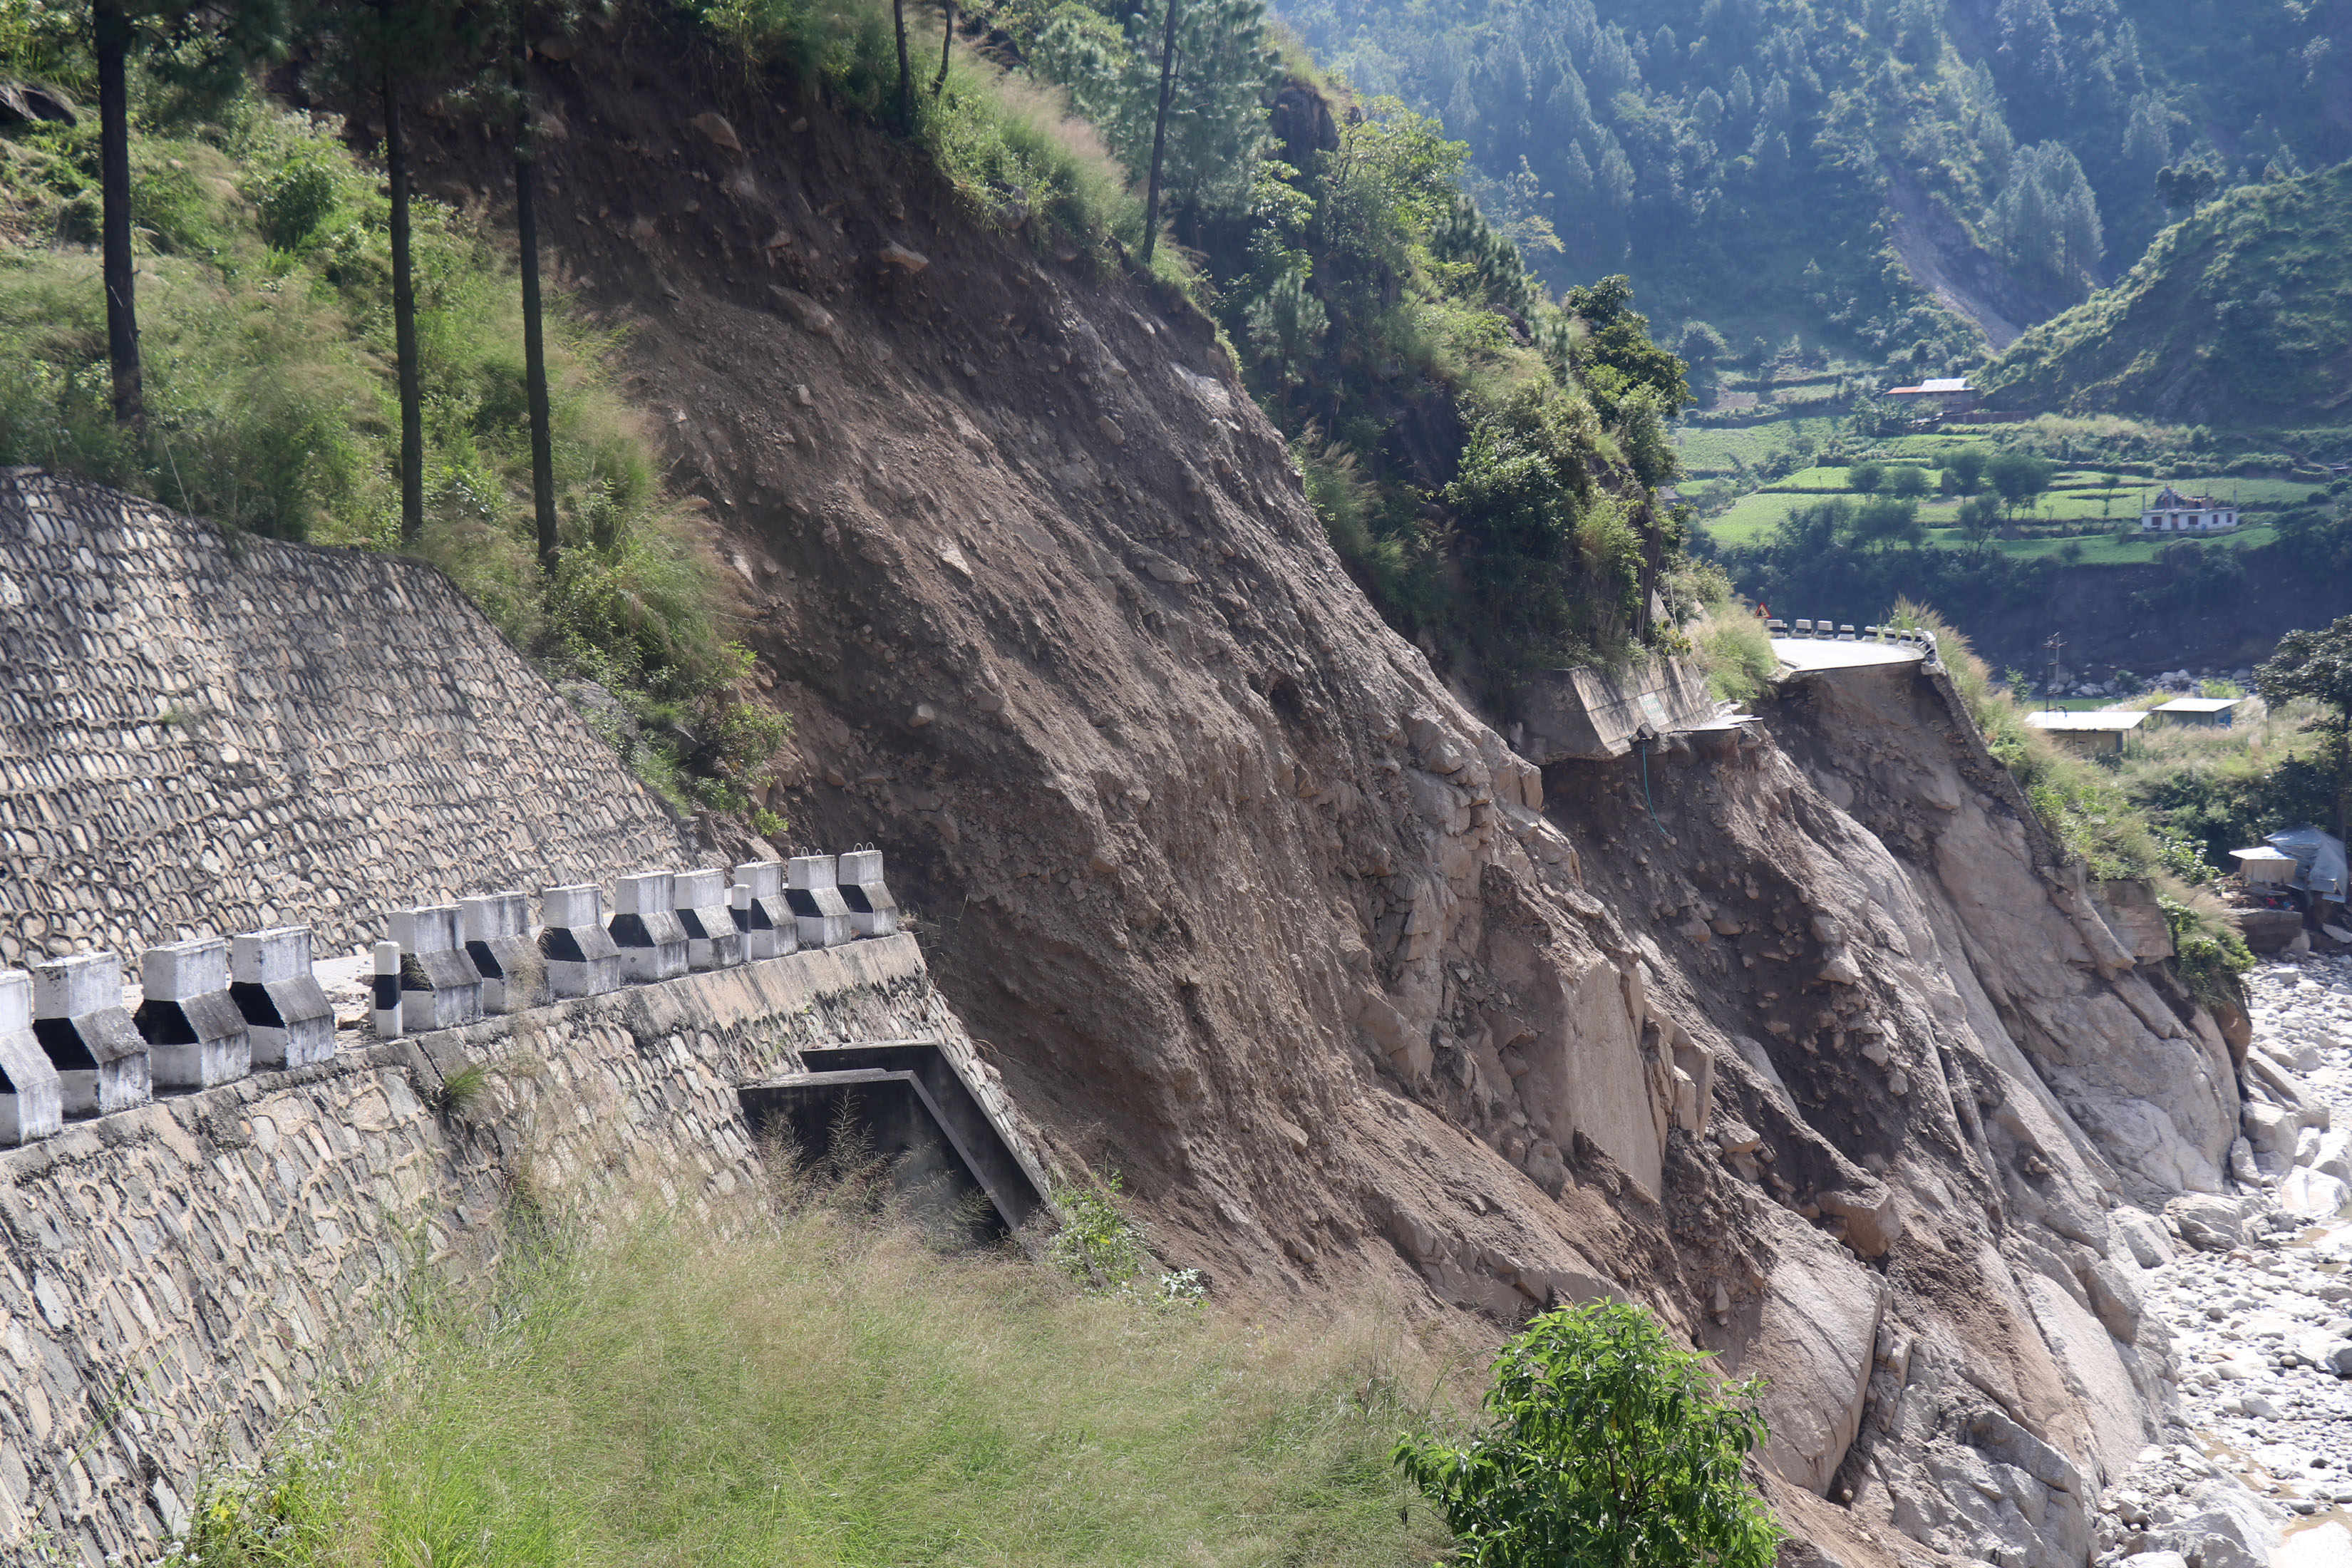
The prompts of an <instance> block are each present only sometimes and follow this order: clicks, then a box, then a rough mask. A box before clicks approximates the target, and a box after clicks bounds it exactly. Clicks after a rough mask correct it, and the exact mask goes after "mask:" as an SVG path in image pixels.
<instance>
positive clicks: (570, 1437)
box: [178, 1202, 1458, 1568]
mask: <svg viewBox="0 0 2352 1568" xmlns="http://www.w3.org/2000/svg"><path fill="white" fill-rule="evenodd" d="M1395 1323H1396V1320H1395V1318H1394V1316H1393V1315H1392V1314H1381V1313H1374V1312H1369V1311H1368V1312H1361V1313H1356V1314H1351V1315H1342V1316H1340V1317H1338V1318H1334V1319H1329V1320H1318V1321H1305V1320H1302V1321H1297V1322H1294V1323H1292V1324H1290V1325H1288V1326H1285V1327H1278V1328H1267V1327H1264V1326H1260V1325H1258V1324H1255V1323H1253V1322H1252V1321H1249V1320H1248V1319H1247V1318H1246V1317H1244V1316H1242V1315H1239V1314H1227V1313H1225V1312H1223V1310H1219V1309H1217V1308H1214V1307H1211V1308H1208V1309H1205V1310H1204V1309H1199V1308H1182V1307H1180V1308H1176V1309H1172V1310H1159V1309H1154V1308H1152V1307H1150V1306H1149V1305H1145V1304H1140V1303H1139V1301H1138V1300H1136V1299H1135V1298H1133V1297H1131V1296H1130V1297H1117V1296H1105V1295H1090V1294H1087V1293H1084V1292H1082V1291H1080V1290H1078V1289H1076V1288H1074V1287H1073V1286H1071V1285H1070V1284H1069V1283H1068V1282H1067V1281H1066V1280H1065V1279H1062V1278H1061V1277H1060V1276H1059V1275H1058V1274H1056V1273H1055V1272H1053V1271H1051V1270H1048V1269H1045V1268H1040V1267H1037V1266H1036V1265H1034V1264H1031V1263H1029V1262H1027V1261H1025V1260H1023V1259H1021V1258H1018V1257H1017V1256H1007V1255H1002V1254H999V1255H960V1256H949V1255H943V1254H942V1253H940V1252H939V1251H937V1250H935V1249H934V1247H932V1246H931V1245H929V1244H927V1242H926V1241H925V1239H924V1238H923V1237H922V1236H921V1235H920V1234H919V1233H918V1232H917V1231H916V1230H914V1229H911V1228H909V1227H908V1226H894V1225H880V1226H877V1224H875V1223H874V1220H873V1216H872V1215H870V1214H869V1213H866V1212H862V1211H860V1210H858V1209H857V1208H856V1207H854V1206H844V1205H837V1204H831V1203H820V1204H814V1205H799V1206H797V1207H796V1208H795V1209H794V1210H793V1211H792V1212H789V1213H787V1214H786V1215H784V1216H783V1217H781V1218H779V1217H775V1216H774V1215H773V1214H772V1213H761V1212H760V1211H758V1210H757V1209H755V1208H753V1207H752V1206H751V1205H750V1204H749V1203H748V1202H745V1203H738V1204H736V1205H733V1206H731V1207H722V1208H720V1209H719V1210H716V1211H714V1212H713V1213H712V1214H709V1215H704V1216H701V1217H695V1218H689V1217H683V1216H680V1217H675V1218H672V1219H668V1220H666V1221H661V1222H657V1223H650V1224H644V1225H640V1226H635V1227H634V1228H630V1229H626V1230H624V1231H621V1232H618V1233H617V1234H614V1235H612V1236H610V1237H607V1238H606V1239H604V1240H601V1241H583V1240H581V1239H578V1238H572V1239H570V1240H568V1241H567V1240H562V1239H555V1238H542V1239H541V1240H540V1241H538V1242H536V1243H530V1244H526V1245H523V1246H521V1247H519V1248H518V1250H517V1251H516V1252H515V1253H514V1255H513V1256H512V1257H510V1258H509V1262H508V1263H507V1265H506V1267H505V1268H504V1270H503V1271H502V1273H501V1274H500V1275H499V1278H498V1279H497V1281H496V1282H495V1285H494V1286H492V1287H490V1288H489V1289H487V1290H484V1291H478V1292H475V1293H467V1292H461V1291H457V1290H454V1289H442V1290H439V1291H432V1292H426V1293H425V1294H422V1295H420V1296H419V1297H418V1298H417V1299H416V1300H415V1301H413V1302H412V1303H411V1305H410V1307H409V1309H408V1311H407V1313H406V1315H405V1317H404V1321H403V1322H402V1324H401V1325H400V1330H401V1331H400V1337H399V1341H398V1347H397V1350H396V1351H395V1352H394V1356H393V1359H392V1361H391V1363H390V1364H388V1365H386V1366H385V1367H384V1368H383V1371H382V1372H381V1373H379V1374H378V1375H377V1376H375V1377H374V1378H373V1380H372V1381H370V1382H369V1383H367V1384H365V1385H364V1386H363V1387H362V1388H360V1389H359V1390H357V1391H356V1392H355V1393H354V1394H352V1395H351V1396H350V1397H349V1398H348V1400H347V1401H346V1402H345V1403H344V1404H342V1405H341V1407H340V1408H338V1409H335V1410H333V1411H331V1412H330V1413H329V1415H328V1417H327V1419H326V1420H325V1422H324V1423H323V1425H322V1426H320V1429H319V1430H318V1431H317V1432H315V1433H314V1434H313V1435H312V1436H310V1437H309V1438H308V1439H297V1440H294V1441H291V1442H289V1443H288V1444H286V1445H285V1446H283V1447H281V1448H280V1449H279V1450H278V1454H277V1456H276V1457H275V1458H273V1459H272V1460H271V1461H270V1462H269V1464H268V1466H267V1467H265V1468H264V1469H263V1470H261V1471H260V1472H258V1473H253V1474H247V1475H244V1476H228V1477H225V1478H221V1479H217V1480H215V1482H214V1483H213V1484H211V1485H210V1486H209V1487H208V1488H206V1489H205V1491H204V1493H203V1496H202V1498H201V1500H200V1501H199V1505H198V1508H197V1510H196V1522H195V1523H194V1526H193V1527H192V1530H191V1531H190V1533H189V1535H188V1537H187V1538H186V1539H185V1540H184V1541H183V1542H181V1543H180V1546H179V1548H178V1556H179V1558H180V1560H181V1561H182V1562H184V1563H193V1562H194V1561H195V1560H197V1559H199V1558H200V1559H201V1560H202V1562H203V1563H205V1568H236V1565H240V1564H258V1563H310V1564H341V1563H353V1564H356V1563H370V1564H385V1563H390V1564H401V1565H404V1568H469V1565H472V1564H491V1563H496V1564H501V1565H508V1564H514V1565H523V1564H541V1563H545V1564H551V1565H553V1564H562V1565H563V1568H594V1565H599V1564H613V1565H614V1568H655V1565H659V1564H667V1563H678V1564H685V1563H693V1564H696V1565H697V1568H709V1565H725V1564H744V1565H746V1568H776V1565H778V1564H791V1563H812V1564H814V1563H824V1564H866V1563H872V1564H877V1565H879V1564H890V1565H893V1568H896V1565H902V1564H909V1563H1006V1564H1013V1563H1019V1564H1023V1565H1024V1568H1028V1565H1049V1564H1055V1563H1089V1564H1100V1563H1134V1564H1139V1565H1141V1564H1150V1565H1153V1568H1159V1565H1162V1564H1168V1563H1200V1564H1227V1563H1232V1564H1243V1563H1349V1564H1376V1563H1396V1564H1400V1565H1402V1564H1406V1563H1415V1564H1418V1563H1427V1562H1429V1561H1430V1560H1431V1559H1432V1557H1433V1555H1435V1554H1436V1553H1438V1552H1441V1551H1443V1550H1444V1546H1445V1544H1446V1540H1445V1537H1444V1533H1443V1531H1442V1530H1440V1529H1439V1528H1437V1526H1436V1525H1435V1523H1434V1521H1432V1520H1430V1519H1429V1517H1428V1516H1427V1515H1426V1513H1425V1512H1423V1511H1422V1510H1412V1519H1413V1522H1412V1523H1406V1522H1404V1510H1407V1509H1408V1508H1409V1506H1410V1497H1409V1493H1408V1491H1407V1489H1405V1488H1404V1486H1403V1485H1402V1482H1401V1481H1400V1479H1398V1478H1397V1477H1396V1475H1395V1474H1394V1473H1393V1472H1392V1470H1391V1467H1390V1465H1389V1462H1388V1449H1389V1445H1390V1444H1391V1442H1392V1441H1393V1439H1394V1436H1395V1433H1396V1431H1397V1430H1398V1428H1399V1427H1400V1426H1401V1425H1402V1424H1404V1423H1405V1422H1407V1421H1409V1420H1411V1419H1412V1417H1413V1415H1415V1413H1416V1406H1417V1405H1419V1404H1420V1403H1421V1402H1422V1401H1423V1399H1425V1398H1426V1395H1427V1393H1428V1391H1429V1389H1430V1388H1431V1386H1432V1384H1433V1378H1434V1373H1435V1370H1436V1369H1435V1367H1434V1365H1433V1356H1432V1353H1431V1352H1429V1351H1428V1350H1426V1349H1424V1348H1423V1346H1422V1345H1421V1344H1419V1343H1418V1342H1415V1341H1414V1340H1412V1338H1410V1337H1409V1336H1406V1335H1404V1334H1403V1333H1402V1332H1401V1331H1399V1330H1398V1329H1397V1328H1396V1327H1395ZM1453 1414H1458V1412H1454V1413H1453Z"/></svg>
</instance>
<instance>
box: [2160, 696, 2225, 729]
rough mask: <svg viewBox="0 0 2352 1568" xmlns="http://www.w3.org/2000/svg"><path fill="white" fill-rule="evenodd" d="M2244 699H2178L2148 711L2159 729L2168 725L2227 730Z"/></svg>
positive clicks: (2162, 703) (2161, 703)
mask: <svg viewBox="0 0 2352 1568" xmlns="http://www.w3.org/2000/svg"><path fill="white" fill-rule="evenodd" d="M2244 702H2245V699H2244V698H2242V697H2176V698H2174V699H2173V700H2171V701H2169V702H2160V703H2158V704H2157V706H2156V707H2154V708H2152V709H2150V710H2148V711H2149V713H2150V715H2151V716H2153V717H2154V718H2155V720H2156V721H2157V724H2158V726H2159V727H2162V726H2164V725H2168V724H2185V725H2192V726H2202V727H2203V728H2206V729H2212V730H2226V729H2228V728H2229V727H2230V721H2231V719H2232V718H2233V717H2234V716H2235V715H2236V713H2237V711H2238V710H2239V708H2240V707H2241V706H2242V705H2243V704H2244Z"/></svg>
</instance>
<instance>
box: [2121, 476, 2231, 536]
mask: <svg viewBox="0 0 2352 1568" xmlns="http://www.w3.org/2000/svg"><path fill="white" fill-rule="evenodd" d="M2237 526H2238V508H2237V503H2235V502H2234V501H2221V500H2214V499H2213V498H2212V497H2210V496H2185V495H2182V494H2181V493H2180V492H2179V490H2177V489H2173V488H2172V487H2171V486H2170V485H2167V486H2165V487H2164V488H2163V489H2160V490H2158V491H2157V492H2156V499H2155V500H2152V501H2150V502H2148V503H2147V505H2146V506H2145V507H2142V508H2141V509H2140V514H2139V531H2141V532H2142V533H2227V532H2229V531H2231V529H2233V528H2236V527H2237Z"/></svg>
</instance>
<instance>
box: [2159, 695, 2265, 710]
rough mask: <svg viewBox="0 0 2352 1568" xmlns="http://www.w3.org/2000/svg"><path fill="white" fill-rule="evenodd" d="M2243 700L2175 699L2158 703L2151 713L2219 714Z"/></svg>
mask: <svg viewBox="0 0 2352 1568" xmlns="http://www.w3.org/2000/svg"><path fill="white" fill-rule="evenodd" d="M2244 700H2245V699H2244V698H2242V697H2176V698H2174V699H2173V700H2171V701H2169V702H2161V703H2158V705H2157V706H2156V707H2155V708H2154V709H2153V710H2152V711H2154V712H2158V713H2219V712H2221V711H2222V710H2224V709H2229V708H2235V707H2236V706H2237V705H2238V704H2239V703H2241V702H2243V701H2244Z"/></svg>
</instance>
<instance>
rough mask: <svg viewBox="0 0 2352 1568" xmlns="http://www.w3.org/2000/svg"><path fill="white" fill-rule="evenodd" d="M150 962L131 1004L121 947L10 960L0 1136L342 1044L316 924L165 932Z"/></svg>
mask: <svg viewBox="0 0 2352 1568" xmlns="http://www.w3.org/2000/svg"><path fill="white" fill-rule="evenodd" d="M139 973H140V989H141V991H142V993H143V996H142V1000H141V1002H140V1004H139V1008H138V1011H137V1012H135V1013H131V1012H125V1011H124V1010H123V1006H122V960H121V958H120V957H118V956H116V955H115V954H114V953H111V952H84V953H77V954H75V955H74V956H72V957H70V958H53V959H50V960H49V961H48V962H47V963H37V964H35V965H33V969H32V973H29V974H27V973H23V972H21V971H17V970H0V1145H14V1144H18V1143H29V1142H32V1141H33V1140H35V1139H37V1138H47V1137H49V1136H50V1135H52V1134H54V1133H56V1132H57V1131H59V1130H60V1129H61V1128H63V1127H64V1125H65V1124H66V1122H67V1121H74V1120H79V1119H81V1118H85V1117H91V1116H104V1115H107V1114H109V1113H110V1112H112V1111H117V1110H130V1109H131V1107H133V1106H138V1105H144V1104H146V1103H147V1102H148V1101H149V1100H152V1099H153V1098H154V1097H155V1094H156V1092H157V1091H158V1090H173V1089H210V1088H212V1087H214V1086H215V1085H216V1084H224V1083H231V1082H234V1081H235V1080H236V1079H241V1078H243V1077H245V1076H246V1075H247V1073H249V1072H251V1071H252V1070H253V1069H254V1068H257V1067H263V1068H299V1067H309V1066H310V1065H311V1064H312V1063H315V1062H322V1061H325V1060H326V1059H327V1058H330V1057H331V1056H333V1055H334V1054H335V1013H334V1009H333V1008H332V1007H331V1006H330V1005H328V1002H327V994H326V992H325V991H323V990H321V989H320V985H319V981H318V977H317V976H316V975H315V974H313V973H311V969H310V927H308V926H282V927H279V928H278V929H277V930H275V931H247V932H246V933H245V934H244V935H242V936H236V937H231V938H228V939H227V940H226V941H224V940H223V939H221V938H219V937H216V936H207V937H196V938H194V939H192V940H190V941H187V942H166V943H164V944H163V945H162V946H160V947H151V948H149V949H148V950H147V951H146V952H145V954H144V955H142V958H141V961H140V965H139Z"/></svg>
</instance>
